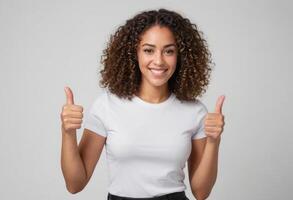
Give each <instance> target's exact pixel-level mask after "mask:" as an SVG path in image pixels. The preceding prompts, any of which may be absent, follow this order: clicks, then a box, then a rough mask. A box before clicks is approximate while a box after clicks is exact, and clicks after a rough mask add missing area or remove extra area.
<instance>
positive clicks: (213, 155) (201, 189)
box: [188, 96, 225, 200]
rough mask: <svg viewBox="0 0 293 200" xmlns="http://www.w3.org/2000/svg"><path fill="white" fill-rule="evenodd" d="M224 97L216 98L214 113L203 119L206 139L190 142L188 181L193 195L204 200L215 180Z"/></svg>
mask: <svg viewBox="0 0 293 200" xmlns="http://www.w3.org/2000/svg"><path fill="white" fill-rule="evenodd" d="M224 99H225V96H221V97H219V98H218V101H217V104H216V109H215V113H207V115H206V116H205V119H204V132H205V134H206V136H207V137H206V138H203V139H198V140H192V152H191V155H190V158H189V160H188V167H189V181H190V185H191V190H192V193H193V195H194V196H195V197H196V199H198V200H202V199H206V198H207V197H208V196H209V194H210V192H211V190H212V188H213V186H214V184H215V182H216V179H217V172H218V154H219V145H220V141H221V134H222V132H223V127H224V124H225V123H224V115H222V106H223V102H224Z"/></svg>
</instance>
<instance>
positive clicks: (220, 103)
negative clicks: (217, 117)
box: [215, 95, 225, 113]
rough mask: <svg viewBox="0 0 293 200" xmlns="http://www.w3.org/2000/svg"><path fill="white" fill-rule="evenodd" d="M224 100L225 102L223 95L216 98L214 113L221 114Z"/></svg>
mask: <svg viewBox="0 0 293 200" xmlns="http://www.w3.org/2000/svg"><path fill="white" fill-rule="evenodd" d="M224 100H225V96H224V95H221V96H220V97H218V100H217V104H216V109H215V112H216V113H222V107H223V103H224Z"/></svg>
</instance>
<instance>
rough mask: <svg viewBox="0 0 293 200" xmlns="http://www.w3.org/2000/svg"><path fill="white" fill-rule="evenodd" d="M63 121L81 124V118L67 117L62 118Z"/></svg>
mask: <svg viewBox="0 0 293 200" xmlns="http://www.w3.org/2000/svg"><path fill="white" fill-rule="evenodd" d="M64 123H68V124H81V123H82V119H77V118H67V119H64Z"/></svg>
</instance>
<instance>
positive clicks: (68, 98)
mask: <svg viewBox="0 0 293 200" xmlns="http://www.w3.org/2000/svg"><path fill="white" fill-rule="evenodd" d="M64 90H65V94H66V103H67V104H74V100H73V93H72V91H71V89H70V88H69V87H65V88H64Z"/></svg>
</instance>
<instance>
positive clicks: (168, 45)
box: [142, 43, 176, 48]
mask: <svg viewBox="0 0 293 200" xmlns="http://www.w3.org/2000/svg"><path fill="white" fill-rule="evenodd" d="M145 45H147V46H151V47H156V45H153V44H148V43H145V44H143V45H142V46H145ZM170 46H174V47H176V45H175V44H167V45H165V46H164V48H166V47H170Z"/></svg>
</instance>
